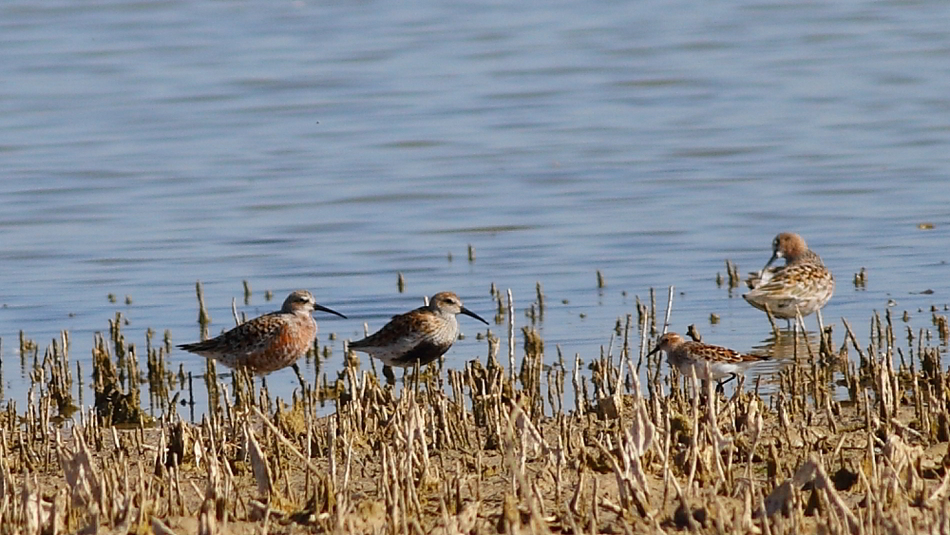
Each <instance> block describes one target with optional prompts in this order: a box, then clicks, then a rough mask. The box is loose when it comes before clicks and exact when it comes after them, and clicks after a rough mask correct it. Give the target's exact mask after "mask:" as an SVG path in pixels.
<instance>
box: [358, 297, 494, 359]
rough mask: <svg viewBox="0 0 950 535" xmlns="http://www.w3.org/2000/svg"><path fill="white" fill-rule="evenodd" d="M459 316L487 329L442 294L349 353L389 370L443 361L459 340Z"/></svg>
mask: <svg viewBox="0 0 950 535" xmlns="http://www.w3.org/2000/svg"><path fill="white" fill-rule="evenodd" d="M456 314H465V315H466V316H471V317H473V318H475V319H477V320H478V321H480V322H482V323H484V324H485V325H488V322H487V321H485V320H484V319H482V317H481V316H479V315H478V314H476V313H474V312H472V311H471V310H469V309H467V308H465V307H464V306H462V300H461V299H459V296H457V295H455V294H454V293H452V292H440V293H437V294H435V295H433V296H432V298H431V299H429V304H428V305H426V306H423V307H419V308H417V309H415V310H412V311H410V312H406V313H405V314H400V315H398V316H393V319H392V320H390V322H389V323H387V324H386V325H384V326H383V328H382V329H380V330H379V331H377V332H375V333H373V334H371V335H369V336H367V337H366V338H363V339H362V340H357V341H355V342H350V349H354V350H356V351H362V352H363V353H368V354H369V355H370V356H372V357H375V358H377V359H379V360H381V361H382V362H383V364H385V365H386V366H399V367H403V368H407V367H410V366H414V365H415V363H416V361H418V362H419V365H420V366H425V365H426V364H428V363H430V362H432V361H433V360H435V359H437V358H439V357H441V356H442V355H443V354H444V353H445V352H446V351H448V350H449V348H450V347H452V344H453V343H454V342H455V340H456V339H457V338H458V334H459V324H458V320H457V319H456V318H455V316H456Z"/></svg>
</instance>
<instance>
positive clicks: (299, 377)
mask: <svg viewBox="0 0 950 535" xmlns="http://www.w3.org/2000/svg"><path fill="white" fill-rule="evenodd" d="M290 367H291V368H293V369H294V373H295V374H297V380H298V381H300V393H301V394H302V395H306V394H307V383H306V381H304V380H303V375H302V374H301V373H300V366H297V363H296V362H295V363H293V364H291V365H290Z"/></svg>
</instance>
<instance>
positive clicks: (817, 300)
mask: <svg viewBox="0 0 950 535" xmlns="http://www.w3.org/2000/svg"><path fill="white" fill-rule="evenodd" d="M779 258H784V259H785V265H784V266H779V267H773V266H772V263H773V262H775V261H776V260H778V259H779ZM746 283H747V284H748V285H749V288H751V291H750V292H749V293H747V294H745V295H743V296H742V297H743V299H745V300H746V301H748V302H749V304H750V305H752V306H754V307H755V308H757V309H759V310H765V307H766V305H768V308H769V311H770V312H771V313H772V315H773V316H775V317H777V318H785V319H786V320H789V321H791V320H792V319H794V318H796V317H797V316H798V314H801V315H802V317H805V316H807V315H809V314H811V313H814V312H817V313H818V322H819V325H821V312H820V310H821V307H823V306H825V303H827V302H828V300H829V299H831V295H832V294H833V293H834V291H835V280H834V278H833V277H832V276H831V271H830V270H829V269H828V268H827V267H825V264H824V263H823V262H822V261H821V257H819V256H818V255H817V254H815V252H814V251H812V250H810V249H809V248H808V245H806V244H805V240H804V239H802V237H801V236H799V235H798V234H794V233H791V232H783V233H781V234H779V235H778V236H776V237H775V239H774V240H773V241H772V258H770V259H769V261H768V262H767V263H766V264H765V267H763V268H762V270H761V271H759V272H757V273H751V274H750V277H749V279H748V280H747V281H746Z"/></svg>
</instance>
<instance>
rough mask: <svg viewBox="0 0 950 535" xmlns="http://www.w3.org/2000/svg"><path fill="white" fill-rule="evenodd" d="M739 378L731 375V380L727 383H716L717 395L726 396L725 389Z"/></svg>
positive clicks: (726, 381)
mask: <svg viewBox="0 0 950 535" xmlns="http://www.w3.org/2000/svg"><path fill="white" fill-rule="evenodd" d="M738 377H739V376H738V375H737V374H735V373H730V374H729V378H728V379H726V380H725V381H719V382H717V383H716V393H717V394H723V395H725V394H726V389H725V388H724V387H725V386H726V385H727V384H728V383H729V382H731V381H735V380H736V379H737V378H738Z"/></svg>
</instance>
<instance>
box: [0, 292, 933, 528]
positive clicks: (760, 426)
mask: <svg viewBox="0 0 950 535" xmlns="http://www.w3.org/2000/svg"><path fill="white" fill-rule="evenodd" d="M671 295H672V293H671ZM493 296H494V298H495V299H496V300H497V301H498V315H497V316H496V321H498V322H499V324H502V325H506V327H507V338H508V340H507V350H508V355H507V362H506V363H504V364H503V363H502V360H499V350H500V349H501V347H503V345H504V344H503V343H502V341H501V340H499V339H498V338H497V337H496V336H495V335H493V334H492V333H491V332H488V333H483V334H480V335H479V336H485V337H486V338H487V339H488V347H489V354H488V355H487V358H485V359H482V360H483V361H484V364H482V363H481V362H480V361H479V360H472V361H470V362H469V363H467V364H466V365H465V367H464V368H463V369H461V370H452V369H445V370H441V369H439V368H438V367H437V365H436V364H433V365H430V366H429V367H427V368H426V369H423V370H420V371H419V372H418V373H417V374H411V373H410V374H407V376H406V377H407V379H406V383H405V385H404V386H403V387H402V388H401V389H394V387H393V386H392V385H387V384H385V383H384V382H382V381H380V380H379V378H378V376H377V374H376V372H375V369H374V368H375V364H372V365H371V367H370V368H369V369H365V368H363V367H361V362H360V361H359V359H358V358H356V357H354V356H352V355H350V356H348V357H347V358H346V359H345V361H346V364H345V366H344V368H343V370H342V371H341V372H340V373H339V375H338V376H337V377H336V378H335V379H333V380H330V379H327V378H326V375H321V377H322V379H315V383H316V384H317V385H318V386H316V387H313V386H311V385H309V384H308V383H307V382H306V381H304V383H303V386H302V388H301V389H300V390H298V391H296V392H295V394H294V396H293V398H292V399H291V400H289V401H288V402H286V403H284V402H281V401H280V400H277V401H273V400H271V397H270V394H269V393H268V391H267V389H266V387H265V386H261V387H259V388H255V384H254V380H253V378H251V377H248V376H247V375H246V374H242V373H235V374H232V376H231V383H230V385H227V383H224V382H221V383H219V381H218V378H217V377H216V376H215V375H214V374H213V372H214V366H213V365H209V368H208V370H209V373H208V374H207V376H206V382H205V384H206V385H207V386H208V396H209V400H210V403H209V411H208V413H207V414H206V415H204V416H203V417H202V418H201V420H200V423H197V424H193V423H187V422H186V421H185V420H183V418H182V417H181V416H180V415H179V413H178V408H179V407H180V406H182V403H181V400H180V397H181V396H182V395H185V396H189V397H193V396H194V394H189V392H191V388H193V386H194V382H193V380H192V377H191V376H190V375H187V374H185V373H184V372H183V371H181V370H180V369H179V371H178V372H173V371H169V370H167V369H166V364H167V362H166V355H167V354H168V352H169V348H170V336H169V334H168V333H166V335H165V340H164V342H163V343H162V344H161V345H158V346H154V347H153V344H152V335H151V333H150V334H149V336H148V338H147V343H146V347H147V349H146V353H147V359H145V363H146V366H147V370H146V371H145V372H143V371H141V370H140V365H141V362H142V359H140V358H139V357H138V354H137V352H136V350H135V347H134V346H133V345H131V344H128V343H127V342H126V340H125V339H124V337H123V335H122V332H121V326H122V318H121V316H117V317H116V319H115V321H114V322H110V335H109V337H108V339H107V338H105V337H102V336H97V338H96V344H95V348H94V349H93V357H94V361H95V370H94V374H93V377H94V385H93V388H94V392H95V400H94V404H93V408H92V409H91V410H89V411H88V412H86V411H83V410H78V411H76V409H75V407H76V404H75V403H74V402H73V400H72V394H71V392H73V390H74V388H73V385H72V381H73V377H79V378H81V377H82V375H83V374H82V370H81V369H80V368H79V366H78V365H77V367H76V374H75V376H74V375H72V368H71V365H70V361H69V356H68V346H69V344H68V335H66V334H65V333H64V335H63V339H62V340H60V341H58V342H57V343H54V344H53V345H52V346H51V347H50V348H49V349H48V350H47V351H46V353H45V354H44V356H43V357H42V358H40V357H39V351H38V349H37V346H36V344H35V343H32V342H30V341H29V340H27V339H26V338H25V336H21V356H22V358H23V359H24V360H23V365H24V367H26V368H28V369H30V370H32V372H31V374H30V377H31V379H32V381H33V384H32V388H31V390H30V394H29V400H28V403H27V406H26V407H24V408H23V409H22V410H21V409H19V408H18V407H17V405H16V403H14V402H8V403H7V405H6V408H5V410H4V411H3V412H2V413H0V424H2V425H0V533H29V534H34V533H36V534H39V533H67V532H77V533H94V532H96V530H97V529H104V530H108V531H109V532H113V533H148V532H150V531H151V532H154V533H194V532H198V533H205V534H210V533H251V532H253V533H259V532H276V533H311V532H314V533H323V532H332V533H387V534H390V533H392V534H395V533H444V534H456V533H545V532H551V533H635V532H636V533H639V532H671V531H679V530H690V531H699V532H734V533H749V532H754V533H770V534H780V533H800V532H805V531H816V530H817V529H818V528H819V527H820V528H821V529H822V530H823V531H824V532H828V533H850V534H857V533H871V532H880V531H886V532H889V533H895V532H920V531H929V532H942V533H947V532H950V514H948V513H950V509H948V505H950V502H948V497H950V473H948V471H947V466H948V465H950V457H948V444H950V419H948V410H950V398H948V391H950V374H948V372H947V371H946V369H945V368H946V366H944V365H943V364H942V363H941V355H942V353H943V351H944V350H945V348H946V343H947V335H948V332H947V327H946V325H947V320H946V317H944V316H942V315H940V314H939V313H938V312H937V311H936V310H933V311H932V312H931V313H932V318H933V325H934V328H933V332H932V331H931V329H921V330H920V331H918V332H916V333H915V332H913V331H912V330H911V328H910V327H907V328H906V332H904V333H903V335H902V338H903V340H904V341H902V340H899V339H898V336H899V335H901V333H900V332H899V331H898V329H899V328H898V327H895V325H894V323H893V322H892V319H891V315H890V313H888V314H886V315H885V317H884V318H881V317H880V316H879V315H877V314H874V316H873V317H872V318H871V324H870V326H871V329H870V332H871V333H872V335H871V337H870V340H869V342H868V343H867V345H864V346H862V345H861V344H860V343H859V341H858V340H857V338H856V337H855V335H854V333H853V330H852V329H851V328H850V326H849V325H848V323H847V322H845V321H843V322H842V323H843V325H844V327H845V332H844V333H843V336H842V339H841V340H839V341H835V340H833V328H832V327H831V326H827V327H826V328H825V332H823V333H821V337H820V338H821V339H820V340H817V335H816V334H815V333H813V334H811V335H810V339H806V338H804V337H802V336H801V335H796V334H795V333H794V332H790V331H783V332H780V333H779V335H778V336H779V337H778V338H776V339H775V341H774V348H775V350H776V351H780V350H781V351H784V352H786V354H787V355H788V356H787V358H788V360H789V362H788V364H787V365H786V366H785V367H784V368H783V369H782V370H781V372H779V373H778V374H777V377H776V378H775V379H774V381H775V384H774V385H772V386H773V388H772V389H771V392H770V393H769V395H767V396H766V395H759V394H758V392H759V390H760V389H759V385H755V387H754V388H746V387H743V386H740V387H739V388H736V389H735V390H733V391H732V392H731V393H730V395H729V396H728V397H726V396H725V395H723V394H720V393H717V392H715V391H714V389H713V385H712V384H699V383H698V382H696V381H695V379H694V378H680V377H678V376H677V374H676V373H673V374H672V375H669V374H667V373H666V367H665V366H661V364H662V363H661V360H660V358H661V357H660V356H659V355H657V356H655V357H649V358H648V357H646V354H647V350H648V349H649V348H650V346H651V344H652V342H651V341H652V340H655V336H656V335H657V334H658V333H659V332H660V331H661V330H662V325H664V324H668V323H669V319H668V318H669V310H670V307H669V306H667V319H666V320H665V321H664V320H663V318H660V320H659V321H658V319H657V317H656V313H655V311H656V308H657V306H656V303H655V299H654V297H653V293H652V292H651V298H650V303H649V305H646V304H640V303H639V301H638V303H637V313H636V317H634V316H633V315H630V316H627V317H625V318H621V319H619V320H618V322H617V326H616V329H615V331H614V332H613V333H612V334H611V335H610V340H609V343H608V344H607V345H606V347H604V348H603V350H602V351H601V354H600V355H596V356H593V357H591V356H583V357H584V358H583V362H584V363H583V364H582V357H581V356H580V355H575V356H574V357H565V356H564V355H562V354H561V351H560V348H556V357H555V358H551V357H550V356H548V358H547V360H546V355H545V353H544V350H545V348H544V342H543V340H542V339H541V337H540V334H539V332H538V330H537V329H536V328H535V327H536V323H535V322H536V321H537V318H539V317H541V316H542V315H543V310H544V306H545V304H544V297H543V294H542V291H541V287H540V285H539V286H538V297H537V300H536V301H535V302H534V303H532V304H531V306H530V307H528V308H527V310H528V314H527V317H528V318H529V320H528V325H526V326H525V327H524V328H523V329H522V331H521V336H520V339H521V340H522V341H523V344H522V345H521V347H516V345H517V344H516V342H515V340H516V330H515V324H514V306H513V304H512V300H511V293H510V292H508V293H507V295H504V296H503V295H502V293H501V292H499V291H497V290H494V289H493ZM658 325H659V326H660V327H659V328H658V327H657V326H658ZM632 339H638V340H639V344H638V345H636V346H635V345H632V344H631V340H632ZM851 351H855V352H856V353H857V358H854V359H849V358H848V354H849V352H851ZM324 354H325V353H324ZM317 355H320V352H319V348H318V346H317V344H315V346H314V348H313V351H312V352H311V355H309V356H308V358H316V357H317ZM505 364H507V365H505ZM641 377H643V378H646V379H645V380H644V381H643V384H641V379H640V378H641ZM141 385H147V386H148V391H149V393H150V399H149V406H150V407H152V411H146V410H144V409H142V403H141V399H140V395H141V394H140V392H141V390H140V387H141ZM78 390H79V392H82V388H79V389H78ZM169 392H177V393H176V394H175V395H174V396H173V397H172V398H171V399H169ZM836 392H838V394H837V395H836V394H835V393H836ZM184 401H185V402H186V403H185V404H184V406H187V402H188V400H184ZM192 402H193V400H192ZM82 403H83V402H82V399H80V400H79V402H78V405H79V406H82ZM70 411H75V414H73V413H72V412H70ZM151 413H158V414H161V415H162V416H161V417H157V418H153V417H152V416H151V415H150V414H151Z"/></svg>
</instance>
